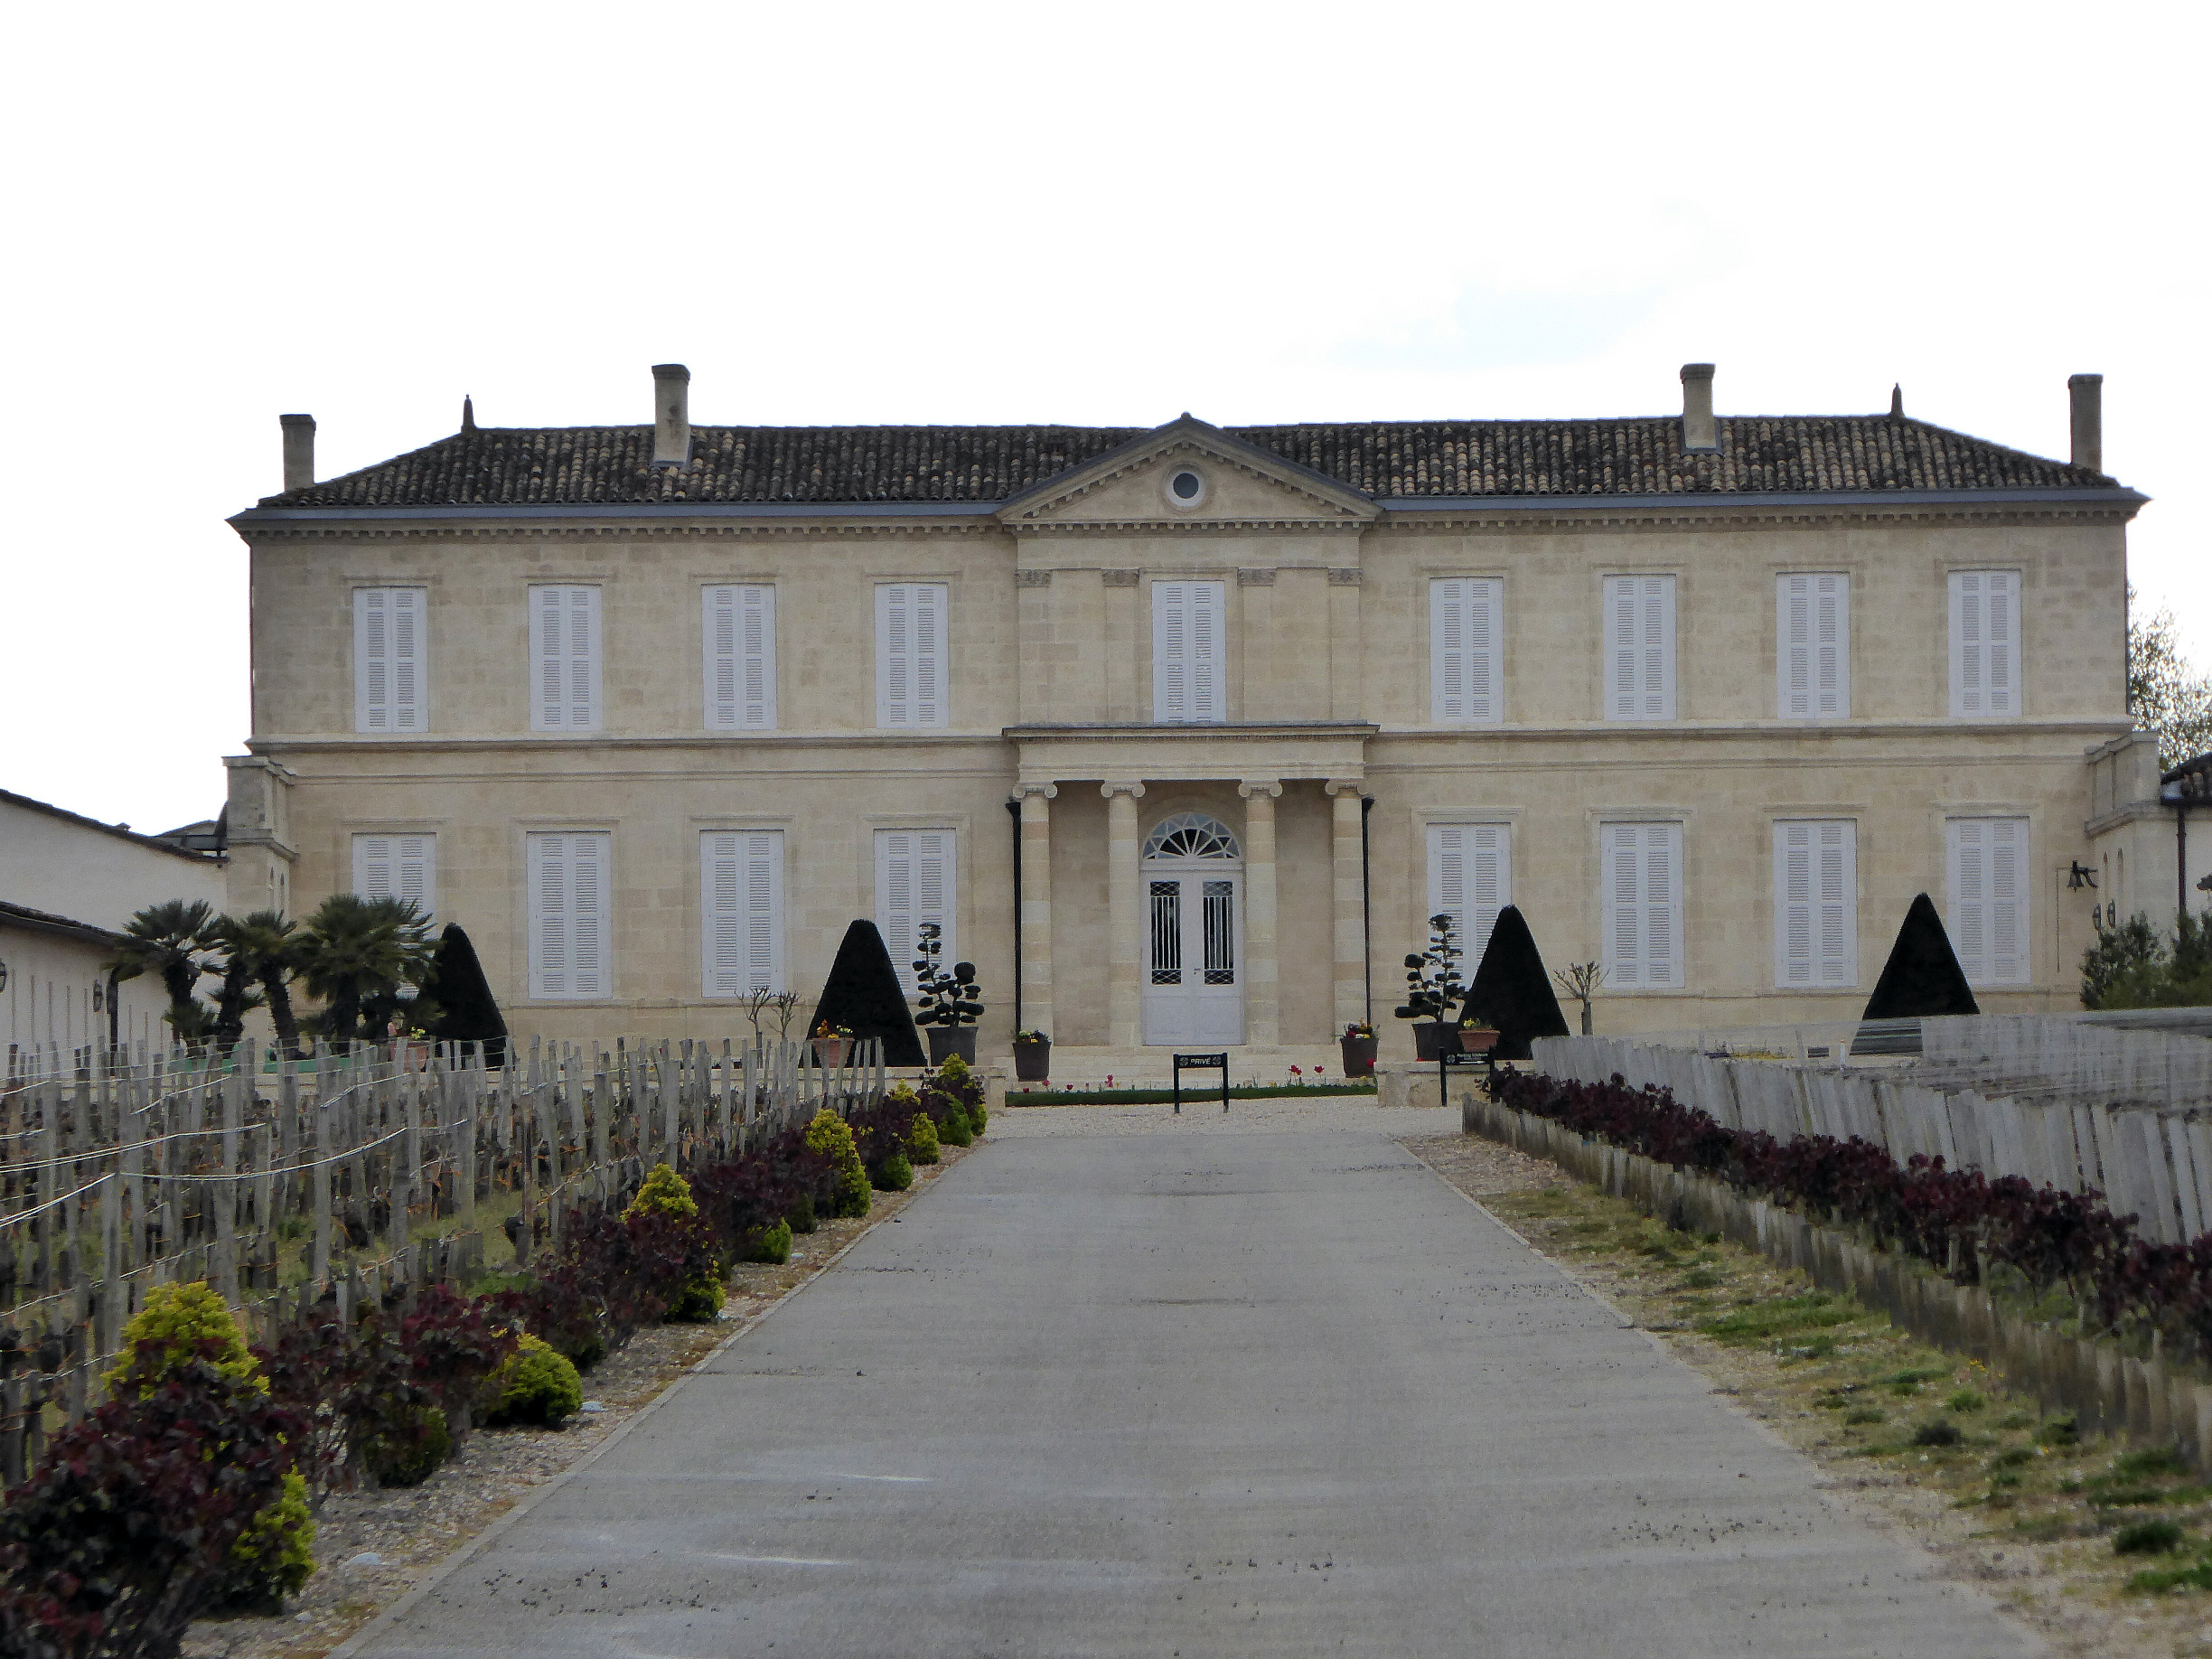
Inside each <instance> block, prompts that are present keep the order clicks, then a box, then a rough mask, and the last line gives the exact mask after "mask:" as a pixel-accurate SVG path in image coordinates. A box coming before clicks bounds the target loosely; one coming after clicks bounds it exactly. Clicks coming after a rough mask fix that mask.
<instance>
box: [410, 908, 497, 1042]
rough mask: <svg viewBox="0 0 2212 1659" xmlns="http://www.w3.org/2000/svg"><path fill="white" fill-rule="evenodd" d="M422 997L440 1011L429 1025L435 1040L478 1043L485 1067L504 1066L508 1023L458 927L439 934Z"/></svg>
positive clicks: (472, 951) (467, 938) (451, 925)
mask: <svg viewBox="0 0 2212 1659" xmlns="http://www.w3.org/2000/svg"><path fill="white" fill-rule="evenodd" d="M422 994H423V995H424V996H425V997H426V998H429V999H430V1000H431V1001H432V1002H434V1003H436V1005H437V1007H438V1009H439V1010H440V1011H439V1014H438V1017H437V1023H436V1025H435V1026H432V1027H431V1035H432V1036H435V1037H436V1039H437V1040H438V1041H439V1042H441V1043H481V1044H483V1056H484V1064H486V1065H490V1066H497V1065H503V1064H506V1058H507V1021H506V1019H505V1018H504V1017H502V1016H501V1013H500V1009H499V1003H498V1002H497V1001H496V1000H494V999H493V998H492V983H491V981H490V980H488V979H485V978H484V970H483V964H482V963H480V962H478V961H477V960H476V947H475V946H474V945H473V944H471V943H470V942H469V936H468V935H467V934H466V933H463V932H462V931H461V928H460V924H459V923H447V924H446V927H445V933H442V934H440V935H439V936H438V947H437V954H436V956H435V957H433V958H432V959H431V961H430V972H429V974H428V976H427V977H426V979H424V980H423V987H422Z"/></svg>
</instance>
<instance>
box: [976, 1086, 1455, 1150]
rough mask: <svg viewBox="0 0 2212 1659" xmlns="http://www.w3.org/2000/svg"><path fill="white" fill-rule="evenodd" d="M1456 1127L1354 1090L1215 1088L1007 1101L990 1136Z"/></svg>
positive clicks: (1438, 1116) (1431, 1112)
mask: <svg viewBox="0 0 2212 1659" xmlns="http://www.w3.org/2000/svg"><path fill="white" fill-rule="evenodd" d="M1458 1127H1459V1124H1458V1117H1457V1113H1453V1112H1445V1111H1438V1110H1437V1109H1436V1108H1435V1107H1433V1106H1430V1107H1425V1108H1421V1107H1417V1108H1413V1109H1411V1110H1404V1109H1401V1110H1396V1111H1383V1110H1382V1108H1381V1107H1380V1106H1376V1105H1373V1104H1372V1103H1371V1100H1370V1098H1369V1097H1366V1096H1363V1095H1356V1094H1317V1095H1313V1096H1310V1097H1308V1098H1307V1099H1304V1100H1300V1099H1299V1098H1298V1096H1296V1095H1277V1096H1274V1097H1272V1098H1270V1099H1266V1100H1249V1101H1230V1102H1229V1110H1228V1111H1226V1112H1223V1111H1222V1109H1221V1099H1220V1097H1219V1096H1218V1095H1217V1096H1215V1097H1214V1101H1213V1102H1212V1103H1211V1104H1210V1105H1209V1104H1207V1103H1205V1102H1204V1101H1200V1102H1197V1103H1193V1102H1192V1101H1184V1103H1183V1113H1182V1116H1180V1117H1177V1116H1176V1110H1175V1108H1174V1107H1173V1106H1172V1105H1158V1106H1007V1107H1002V1108H1000V1109H999V1110H998V1111H994V1112H992V1113H991V1120H990V1132H991V1137H992V1139H1008V1140H1011V1139H1017V1138H1018V1137H1023V1136H1030V1135H1159V1134H1178V1135H1266V1134H1285V1133H1302V1132H1305V1131H1308V1130H1311V1129H1382V1130H1383V1131H1384V1132H1386V1133H1388V1134H1393V1135H1419V1134H1440V1133H1442V1132H1444V1131H1445V1130H1447V1129H1451V1130H1455V1131H1456V1130H1457V1129H1458Z"/></svg>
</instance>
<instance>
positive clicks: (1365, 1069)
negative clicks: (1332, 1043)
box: [1336, 1019, 1375, 1077]
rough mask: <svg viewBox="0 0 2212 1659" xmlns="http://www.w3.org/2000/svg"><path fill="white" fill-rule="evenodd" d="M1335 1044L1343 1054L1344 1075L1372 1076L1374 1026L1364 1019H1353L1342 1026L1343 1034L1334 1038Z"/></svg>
mask: <svg viewBox="0 0 2212 1659" xmlns="http://www.w3.org/2000/svg"><path fill="white" fill-rule="evenodd" d="M1336 1046H1337V1047H1338V1049H1340V1050H1341V1051H1342V1052H1343V1054H1344V1074H1345V1076H1346V1077H1373V1075H1374V1063H1375V1033H1374V1027H1373V1026H1371V1025H1369V1024H1368V1023H1367V1022H1366V1021H1365V1020H1364V1019H1363V1020H1355V1021H1354V1022H1353V1023H1352V1024H1351V1025H1349V1026H1345V1028H1344V1036H1340V1037H1338V1038H1337V1039H1336Z"/></svg>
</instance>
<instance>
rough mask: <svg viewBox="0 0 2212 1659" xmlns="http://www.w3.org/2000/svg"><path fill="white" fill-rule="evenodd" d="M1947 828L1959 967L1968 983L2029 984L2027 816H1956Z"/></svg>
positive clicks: (1954, 943)
mask: <svg viewBox="0 0 2212 1659" xmlns="http://www.w3.org/2000/svg"><path fill="white" fill-rule="evenodd" d="M1945 839H1947V840H1948V841H1949V843H1950V845H1949V848H1947V851H1948V852H1949V855H1950V857H1949V858H1948V859H1947V862H1948V864H1949V865H1950V870H1949V872H1948V873H1949V877H1950V890H1951V891H1950V896H1951V904H1950V927H1951V946H1952V949H1953V950H1954V951H1957V952H1958V961H1959V968H1960V970H1961V971H1963V972H1964V974H1965V975H1966V981H1967V983H1968V984H1970V985H2025V984H2027V983H2028V981H2029V955H2028V952H2029V932H2028V820H2026V819H2024V818H1954V819H1952V820H1950V821H1949V822H1948V823H1947V824H1946V825H1945Z"/></svg>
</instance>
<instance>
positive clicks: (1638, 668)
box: [1605, 576, 1674, 720]
mask: <svg viewBox="0 0 2212 1659" xmlns="http://www.w3.org/2000/svg"><path fill="white" fill-rule="evenodd" d="M1605 661H1606V703H1605V712H1606V718H1607V719H1608V720H1672V719H1673V717H1674V578H1673V576H1607V577H1606V579H1605Z"/></svg>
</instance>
